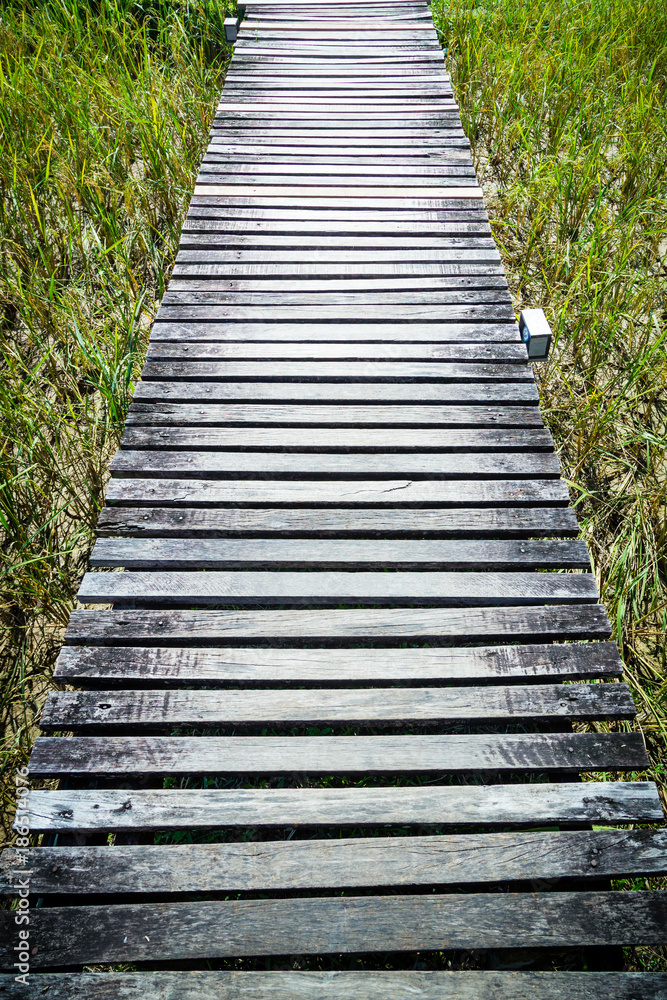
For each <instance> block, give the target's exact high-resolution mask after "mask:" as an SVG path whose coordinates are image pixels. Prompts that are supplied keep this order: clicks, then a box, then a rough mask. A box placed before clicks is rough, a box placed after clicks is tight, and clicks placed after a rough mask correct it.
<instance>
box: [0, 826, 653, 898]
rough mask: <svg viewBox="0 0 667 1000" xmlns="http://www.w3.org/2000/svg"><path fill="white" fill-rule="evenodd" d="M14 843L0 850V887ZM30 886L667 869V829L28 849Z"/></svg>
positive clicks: (188, 887) (157, 887)
mask: <svg viewBox="0 0 667 1000" xmlns="http://www.w3.org/2000/svg"><path fill="white" fill-rule="evenodd" d="M16 857H17V855H16V851H13V850H8V851H4V852H3V854H2V856H0V890H2V891H3V892H5V893H6V892H7V891H8V890H10V889H11V886H12V884H13V882H14V879H13V875H12V873H13V870H14V868H15V867H16V864H17V860H16ZM27 864H28V866H29V867H30V868H31V869H32V875H31V879H30V881H31V888H32V890H33V892H36V893H52V892H57V893H60V894H64V895H71V894H82V893H83V894H85V893H92V892H96V891H98V888H99V887H100V886H103V887H104V892H105V893H108V894H111V895H113V894H116V893H123V894H125V893H130V894H137V893H144V892H159V893H160V894H163V895H167V894H170V893H186V894H188V895H192V894H194V893H195V892H198V891H199V892H201V891H202V890H205V891H206V892H239V891H241V892H248V891H251V892H252V891H264V892H266V891H273V892H275V891H276V890H280V889H320V888H350V887H360V886H416V885H432V884H435V885H465V884H471V885H479V884H483V883H496V882H509V881H515V880H518V881H529V880H536V879H556V880H560V879H571V878H577V879H591V878H600V877H605V876H612V877H619V876H632V875H637V874H646V875H662V874H664V873H665V872H666V871H667V831H665V830H663V831H658V832H654V831H649V830H635V831H630V830H618V831H616V830H613V831H612V830H604V831H602V830H599V831H589V830H585V831H584V830H582V831H576V832H575V831H572V832H567V833H529V832H520V833H519V832H517V833H487V834H478V835H477V836H476V837H475V838H474V842H471V838H470V837H469V836H467V835H454V836H420V837H410V836H407V837H406V836H403V837H391V838H389V837H357V838H354V839H339V840H333V841H332V840H296V839H295V840H289V841H261V842H259V843H245V844H244V843H240V844H239V843H228V844H184V845H170V846H168V847H165V846H123V845H117V846H115V847H113V848H112V849H111V850H110V849H109V848H108V847H55V848H49V847H46V848H43V847H42V848H39V847H38V848H33V849H32V850H30V851H29V854H28V859H27Z"/></svg>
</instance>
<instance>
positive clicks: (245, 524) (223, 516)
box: [97, 507, 579, 539]
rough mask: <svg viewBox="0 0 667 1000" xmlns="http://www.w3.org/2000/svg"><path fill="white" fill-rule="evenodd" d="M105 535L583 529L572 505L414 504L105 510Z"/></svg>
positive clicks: (514, 533) (558, 532) (494, 534)
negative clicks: (451, 506)
mask: <svg viewBox="0 0 667 1000" xmlns="http://www.w3.org/2000/svg"><path fill="white" fill-rule="evenodd" d="M97 531H98V535H99V536H116V535H123V536H127V537H136V538H143V537H148V536H150V537H153V536H157V537H164V538H219V537H227V536H235V535H244V536H253V535H264V536H267V535H268V536H279V537H280V536H307V537H308V538H309V539H312V538H313V537H327V536H331V535H336V536H339V535H348V536H350V535H351V536H354V535H362V536H364V537H365V538H372V537H377V536H378V535H384V536H386V535H394V536H408V537H413V536H417V537H418V538H423V537H431V538H432V537H460V536H465V537H466V538H494V539H498V538H503V537H510V538H534V537H539V536H548V537H558V538H573V537H575V536H576V535H577V534H578V531H579V526H578V524H577V519H576V516H575V514H574V511H573V510H571V509H570V508H568V507H552V508H549V507H535V508H531V507H527V508H525V509H521V508H519V509H516V508H505V509H502V508H501V509H497V510H493V509H485V508H483V507H482V508H480V507H472V508H469V509H465V508H459V509H449V510H447V509H445V510H442V509H440V510H438V509H433V508H426V509H424V508H421V509H419V508H415V507H409V508H405V509H401V508H393V509H392V508H388V509H385V510H373V509H369V510H363V509H362V510H354V509H352V508H339V509H336V508H322V509H320V510H317V511H314V510H312V509H309V508H301V509H299V508H283V509H280V508H273V509H272V508H270V507H269V508H266V507H265V508H260V509H252V508H233V507H230V508H227V509H226V510H225V509H217V510H216V509H210V508H209V509H207V508H203V509H196V508H195V509H187V508H175V509H173V510H171V509H169V508H162V507H134V508H133V507H129V508H128V507H105V508H104V509H103V510H102V511H101V513H100V517H99V521H98V525H97Z"/></svg>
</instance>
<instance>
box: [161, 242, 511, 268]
mask: <svg viewBox="0 0 667 1000" xmlns="http://www.w3.org/2000/svg"><path fill="white" fill-rule="evenodd" d="M499 260H500V254H499V253H498V250H497V249H496V248H495V247H492V248H489V249H479V250H476V249H473V250H461V249H458V248H457V249H453V250H447V249H443V248H441V247H438V248H437V249H435V250H421V249H410V248H403V247H399V248H398V249H396V250H391V249H390V250H385V249H373V250H319V251H318V253H317V260H316V261H313V254H312V251H310V250H298V249H284V250H283V249H276V250H272V249H264V250H250V249H247V250H244V251H243V254H242V255H240V254H239V251H238V250H180V251H179V253H178V256H177V257H176V263H177V264H225V263H233V262H238V261H241V262H242V263H247V264H251V263H252V264H263V263H271V262H272V261H273V262H280V261H285V262H288V263H290V264H314V265H315V266H316V267H318V266H320V265H321V264H325V263H330V264H339V263H345V262H347V263H350V264H376V263H377V264H381V263H383V262H388V263H391V262H403V261H411V262H420V263H423V262H429V261H430V262H436V263H445V262H450V263H451V264H453V265H456V264H460V263H462V262H465V261H468V262H472V263H476V262H479V263H482V264H485V263H488V262H492V263H497V262H498V261H499ZM295 273H299V272H298V271H295ZM304 273H307V272H304ZM313 273H316V272H313ZM451 273H452V274H458V273H465V272H463V271H461V272H459V271H456V270H454V269H453V270H452V272H451ZM471 273H475V272H471ZM480 273H481V272H480ZM489 273H493V272H489Z"/></svg>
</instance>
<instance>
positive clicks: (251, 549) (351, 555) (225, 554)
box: [90, 538, 591, 570]
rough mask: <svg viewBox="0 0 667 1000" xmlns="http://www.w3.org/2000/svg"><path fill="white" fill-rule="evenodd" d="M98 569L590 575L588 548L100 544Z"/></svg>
mask: <svg viewBox="0 0 667 1000" xmlns="http://www.w3.org/2000/svg"><path fill="white" fill-rule="evenodd" d="M90 565H91V566H107V567H109V566H113V567H117V566H123V567H125V568H126V569H141V570H147V569H160V570H180V569H228V568H229V569H241V568H253V567H257V565H261V566H263V567H264V568H267V567H291V568H293V569H300V568H302V567H304V566H315V567H319V568H327V569H345V568H351V567H353V566H365V567H374V568H380V567H391V568H396V569H414V570H419V569H426V570H428V569H441V570H444V569H447V570H462V569H475V570H482V569H485V570H486V569H488V570H511V569H585V570H589V569H590V565H591V564H590V557H589V555H588V549H587V546H586V543H585V542H559V541H551V540H549V541H525V540H521V541H512V540H507V541H496V540H493V541H489V540H479V541H470V540H467V539H466V540H465V541H458V540H457V541H439V540H434V539H429V540H428V541H425V540H421V539H410V540H404V541H400V540H393V541H387V540H385V539H381V540H380V539H373V540H369V541H362V540H355V539H350V538H348V539H344V538H337V539H313V538H307V539H290V540H284V539H243V540H241V539H213V538H211V539H201V540H197V541H193V539H191V538H183V539H170V538H142V539H138V538H124V539H120V538H98V540H97V542H96V543H95V547H94V549H93V551H92V554H91V556H90Z"/></svg>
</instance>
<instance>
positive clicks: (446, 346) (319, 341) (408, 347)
mask: <svg viewBox="0 0 667 1000" xmlns="http://www.w3.org/2000/svg"><path fill="white" fill-rule="evenodd" d="M519 340H520V337H519V328H518V326H517V324H516V322H512V321H510V322H504V323H500V322H494V321H491V322H489V323H410V324H401V323H390V322H384V323H336V324H329V325H326V326H325V325H324V324H314V323H266V322H265V323H233V322H229V323H201V322H197V321H192V322H187V321H184V322H181V323H164V322H158V321H156V322H155V323H154V324H153V328H152V332H151V342H150V345H149V349H150V352H151V355H153V356H155V357H157V356H159V355H160V353H162V354H163V356H164V357H173V356H174V355H173V353H169V352H173V351H181V350H184V351H187V352H188V355H189V354H190V352H191V351H192V352H194V351H196V350H202V351H204V350H206V351H208V350H209V349H210V348H209V346H208V345H209V344H218V343H219V344H231V343H238V344H244V345H245V344H257V343H259V342H261V344H262V346H261V347H255V346H253V347H251V348H249V350H257V351H259V350H272V349H273V348H272V345H273V344H275V345H276V348H275V349H276V350H280V349H281V346H280V345H282V344H283V343H287V344H289V345H291V349H293V350H306V347H305V346H303V345H306V344H316V345H318V347H317V350H318V351H319V350H321V349H323V346H322V345H324V344H326V345H327V349H331V350H335V351H336V352H340V351H344V350H348V351H363V350H368V349H369V348H368V347H367V346H366V343H367V341H371V342H372V343H373V344H374V349H377V350H378V351H395V352H396V354H397V356H399V357H402V356H403V355H401V354H400V353H398V352H401V351H403V350H405V351H406V352H412V351H417V350H423V351H436V350H439V351H448V350H452V351H453V350H454V349H455V348H457V347H462V346H464V345H466V346H467V347H468V348H470V349H471V350H477V349H478V348H482V349H483V346H484V345H487V344H494V345H497V346H500V345H501V344H517V343H519ZM341 341H342V342H343V343H342V344H341ZM190 342H192V343H190ZM296 345H301V346H300V347H297V346H296ZM434 345H437V346H434ZM450 345H451V347H450ZM234 349H240V348H234ZM192 356H194V355H192Z"/></svg>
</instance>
